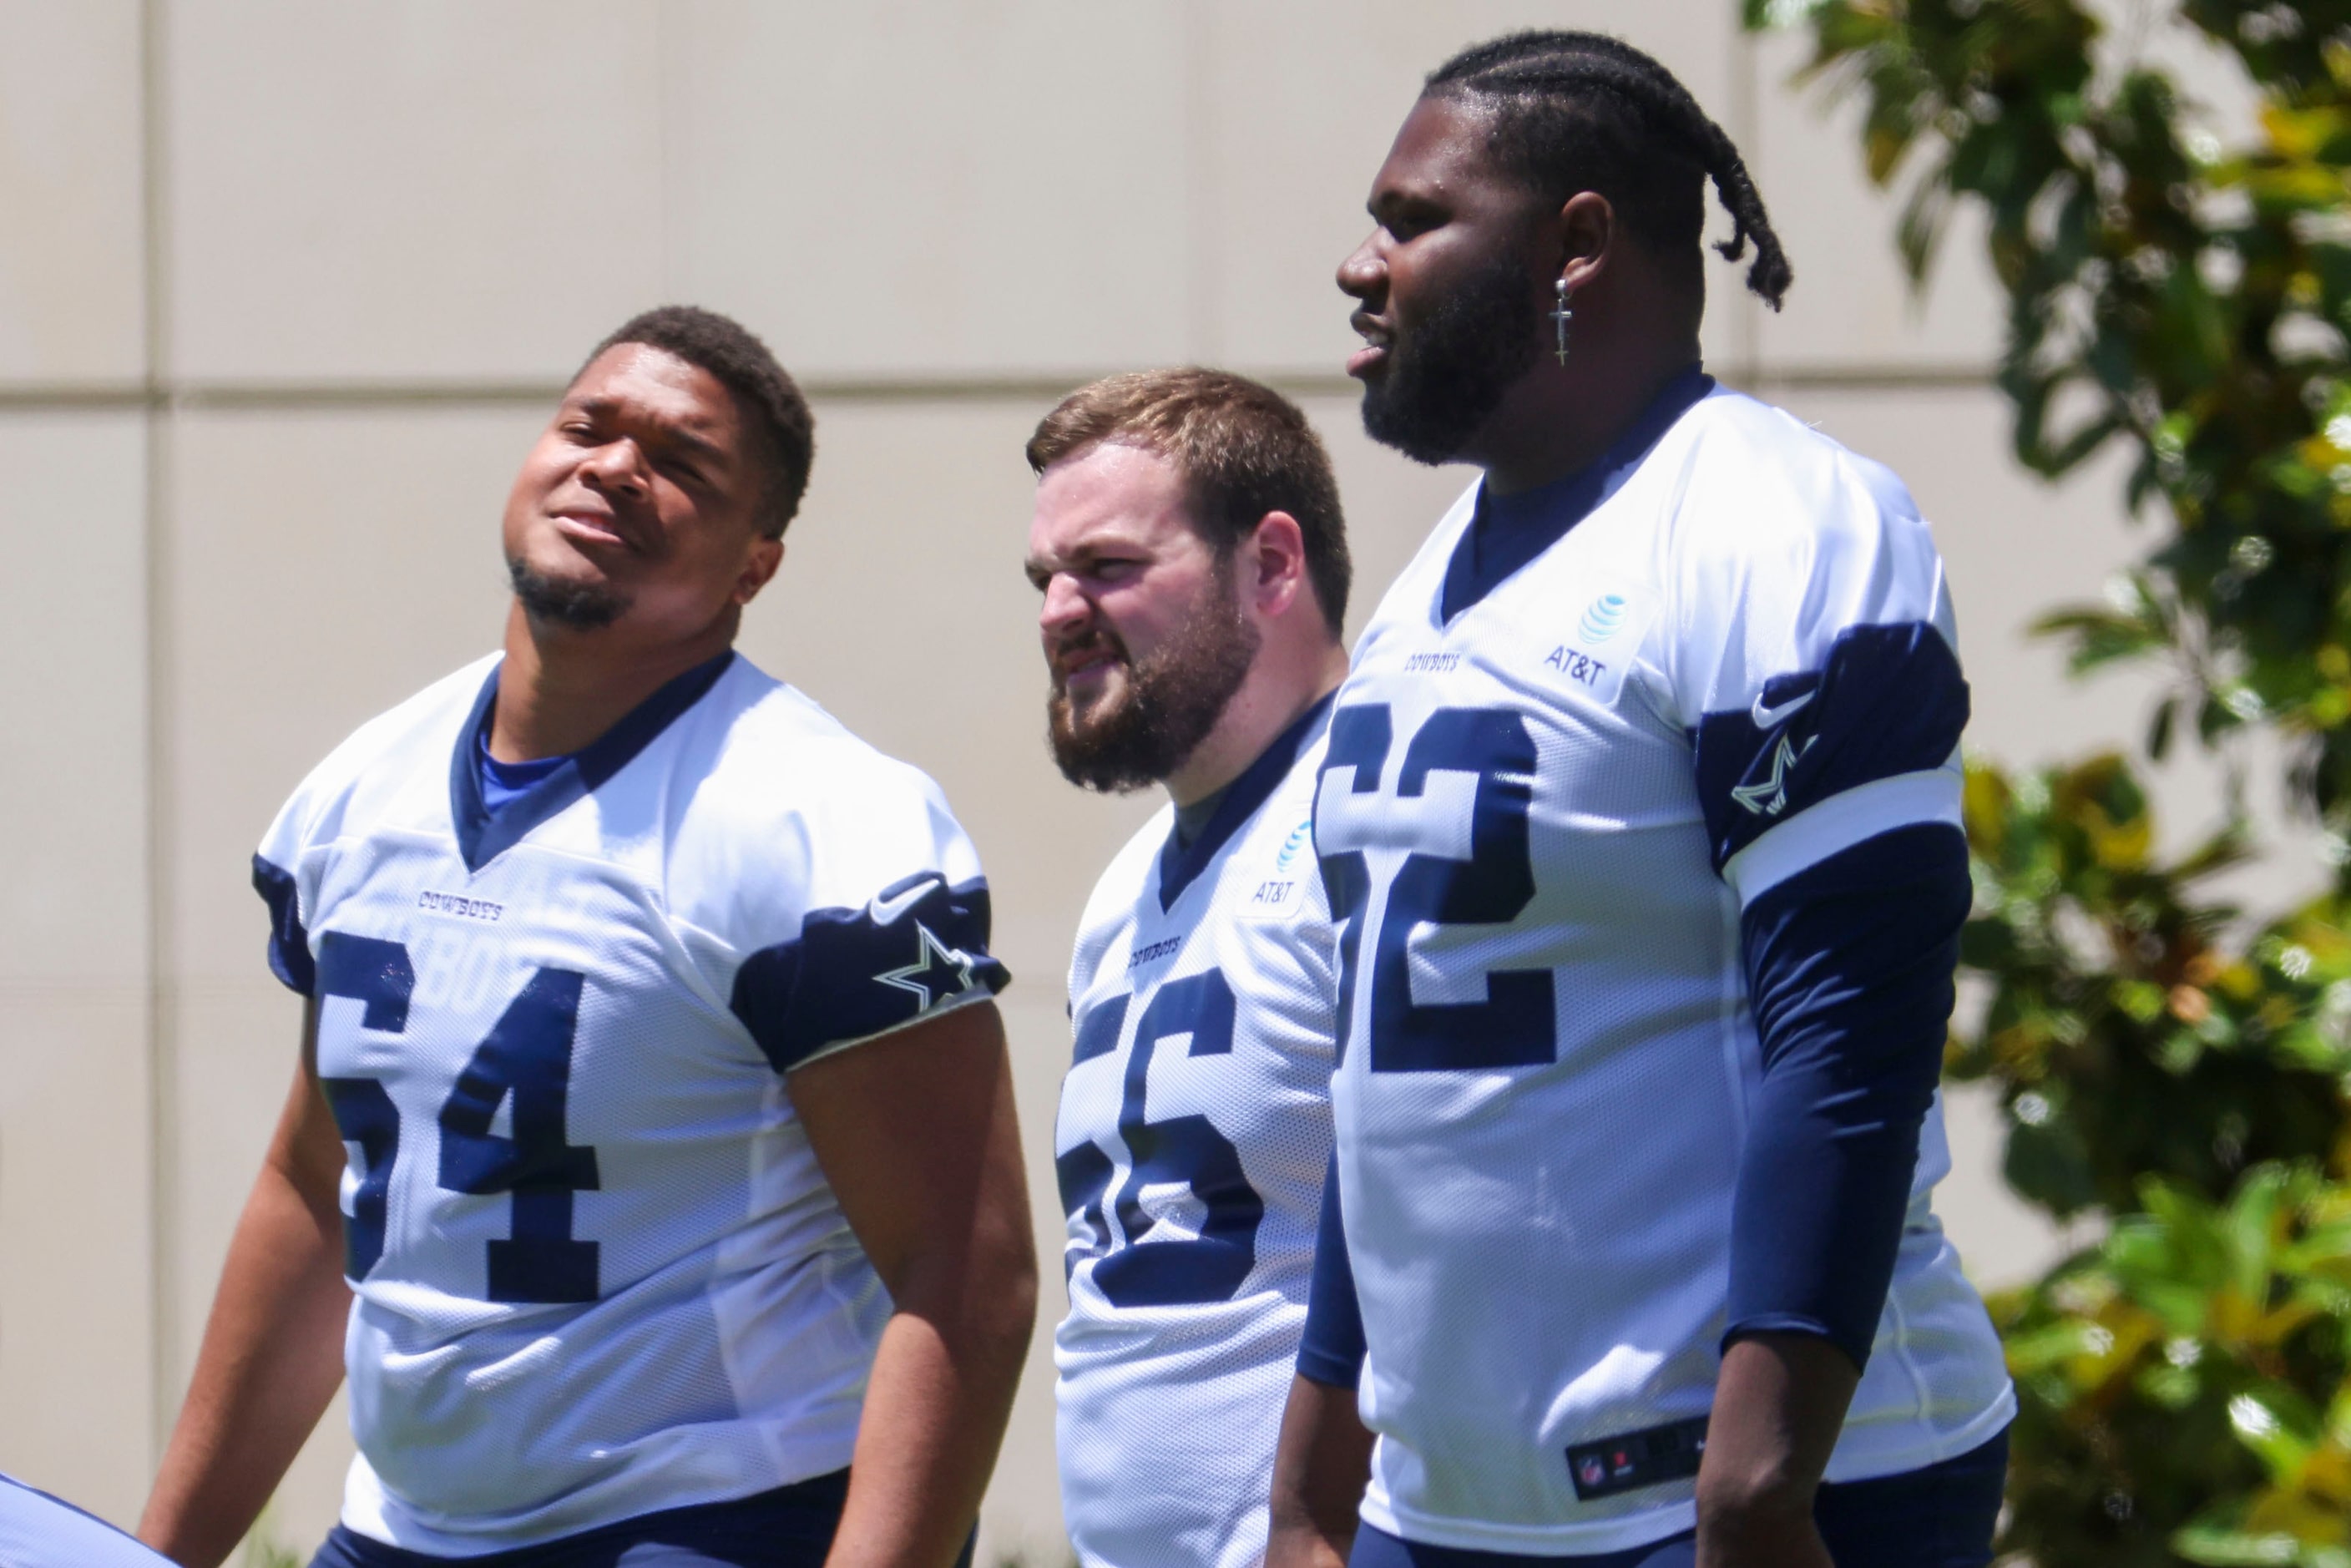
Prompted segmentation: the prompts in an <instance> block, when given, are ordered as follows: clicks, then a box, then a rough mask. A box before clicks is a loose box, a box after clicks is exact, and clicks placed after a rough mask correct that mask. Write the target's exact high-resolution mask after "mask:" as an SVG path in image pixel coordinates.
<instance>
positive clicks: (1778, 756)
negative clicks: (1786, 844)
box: [1730, 735, 1820, 817]
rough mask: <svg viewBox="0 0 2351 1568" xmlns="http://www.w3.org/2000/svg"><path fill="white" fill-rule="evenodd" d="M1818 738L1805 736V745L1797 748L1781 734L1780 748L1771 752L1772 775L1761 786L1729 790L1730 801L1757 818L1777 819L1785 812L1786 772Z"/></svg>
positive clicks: (1786, 805)
mask: <svg viewBox="0 0 2351 1568" xmlns="http://www.w3.org/2000/svg"><path fill="white" fill-rule="evenodd" d="M1819 738H1820V737H1819V736H1817V735H1808V736H1806V737H1804V744H1803V745H1802V746H1797V745H1795V744H1794V743H1792V741H1790V740H1789V738H1788V737H1786V736H1784V735H1782V737H1780V745H1779V748H1778V749H1777V750H1775V751H1773V752H1772V753H1771V777H1770V778H1768V779H1763V780H1762V781H1761V782H1760V783H1755V784H1741V785H1740V786H1738V787H1737V788H1735V789H1732V790H1731V791H1730V798H1731V799H1732V800H1736V801H1738V802H1739V803H1740V805H1742V806H1744V807H1746V808H1747V809H1748V810H1750V811H1752V812H1754V813H1755V814H1756V815H1757V816H1759V817H1776V816H1778V815H1779V814H1780V813H1781V812H1782V811H1784V810H1787V809H1788V770H1789V769H1790V768H1793V767H1794V766H1795V765H1796V764H1797V763H1799V762H1801V761H1802V760H1803V758H1804V753H1805V752H1807V751H1810V750H1811V749H1812V748H1813V742H1814V741H1816V740H1818V739H1819Z"/></svg>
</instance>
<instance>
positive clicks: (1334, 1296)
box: [1298, 1155, 1364, 1388]
mask: <svg viewBox="0 0 2351 1568" xmlns="http://www.w3.org/2000/svg"><path fill="white" fill-rule="evenodd" d="M1298 1375H1299V1376H1301V1377H1303V1378H1306V1379H1307V1380H1309V1381H1310V1382H1313V1383H1322V1384H1328V1385H1330V1386H1332V1387H1333V1388H1353V1387H1354V1386H1355V1385H1357V1384H1358V1383H1360V1382H1361V1381H1362V1380H1363V1375H1364V1314H1363V1312H1362V1310H1361V1308H1360V1307H1359V1306H1358V1305H1357V1304H1356V1301H1355V1271H1354V1270H1353V1267H1352V1266H1350V1265H1349V1263H1348V1261H1347V1232H1346V1227H1345V1226H1344V1224H1343V1222H1342V1218H1341V1216H1340V1213H1339V1159H1338V1156H1337V1155H1332V1158H1331V1171H1330V1174H1329V1175H1328V1176H1324V1177H1323V1178H1322V1230H1321V1232H1320V1234H1318V1235H1317V1236H1316V1237H1315V1239H1314V1277H1313V1281H1312V1282H1311V1284H1310V1285H1309V1286H1308V1288H1307V1293H1306V1332H1305V1333H1304V1335H1303V1336H1302V1337H1301V1339H1300V1341H1299V1343H1298Z"/></svg>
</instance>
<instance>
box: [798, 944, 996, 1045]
mask: <svg viewBox="0 0 2351 1568" xmlns="http://www.w3.org/2000/svg"><path fill="white" fill-rule="evenodd" d="M991 961H992V960H991ZM1011 981H1012V977H1011V976H1010V975H1009V974H1008V973H1007V972H1006V970H1005V968H1004V966H1003V965H1001V964H998V965H996V968H995V973H994V975H992V976H991V977H988V978H987V981H986V982H985V983H984V984H983V985H980V986H977V987H975V988H972V989H970V990H968V991H966V992H964V993H963V994H962V995H960V996H954V997H949V998H947V999H946V1001H943V1002H941V1003H939V1004H938V1006H936V1007H935V1008H932V1009H930V1010H929V1011H927V1012H921V1013H917V1014H915V1015H914V1017H913V1018H910V1019H906V1020H904V1022H902V1023H893V1024H892V1025H891V1026H890V1027H889V1028H888V1029H877V1030H874V1031H873V1032H872V1034H862V1035H859V1036H858V1037H857V1038H856V1039H855V1040H835V1041H833V1042H832V1043H831V1045H822V1046H819V1047H818V1048H817V1049H816V1050H814V1051H810V1052H809V1053H808V1054H807V1055H806V1056H803V1057H801V1058H799V1060H798V1061H793V1062H791V1063H790V1064H789V1065H783V1064H778V1071H782V1072H798V1071H799V1070H800V1069H801V1068H803V1067H806V1066H808V1065H809V1064H810V1063H811V1062H818V1061H829V1060H831V1058H833V1057H836V1056H839V1055H841V1053H842V1052H843V1051H854V1050H856V1049H857V1048H858V1047H859V1046H861V1045H871V1044H872V1043H873V1042H874V1041H875V1040H887V1039H889V1038H890V1037H891V1036H892V1035H893V1034H901V1033H904V1031H905V1030H910V1029H912V1028H914V1026H915V1025H916V1024H918V1023H928V1022H930V1021H931V1020H932V1019H938V1018H945V1017H946V1015H947V1014H949V1013H952V1012H959V1011H961V1010H962V1009H964V1008H966V1007H967V1006H969V1005H970V1004H972V1003H974V1002H990V1001H994V1000H995V999H996V993H997V992H998V991H1000V990H1002V989H1003V988H1005V987H1006V986H1008V985H1009V984H1011Z"/></svg>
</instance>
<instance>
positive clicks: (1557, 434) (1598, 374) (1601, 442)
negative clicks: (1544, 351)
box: [1462, 333, 1698, 496]
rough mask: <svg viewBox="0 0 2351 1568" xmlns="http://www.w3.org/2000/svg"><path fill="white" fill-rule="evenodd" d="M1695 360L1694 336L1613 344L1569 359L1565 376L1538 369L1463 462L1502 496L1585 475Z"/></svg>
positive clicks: (1487, 426) (1512, 392)
mask: <svg viewBox="0 0 2351 1568" xmlns="http://www.w3.org/2000/svg"><path fill="white" fill-rule="evenodd" d="M1594 347H1595V350H1596V349H1597V348H1598V346H1597V345H1595V346H1594ZM1697 362H1698V341H1697V338H1696V335H1695V334H1694V333H1693V334H1692V335H1691V336H1690V338H1689V339H1688V340H1687V341H1680V340H1663V339H1659V340H1646V341H1642V340H1634V341H1628V342H1623V343H1620V344H1611V345H1608V346H1607V350H1606V351H1605V352H1600V351H1595V352H1593V353H1592V354H1590V355H1588V356H1587V357H1586V358H1585V359H1583V361H1576V360H1574V359H1573V358H1571V359H1570V361H1569V364H1568V369H1567V371H1566V372H1565V373H1563V374H1562V373H1560V372H1559V371H1556V370H1555V369H1554V368H1553V367H1552V366H1550V365H1548V364H1543V365H1538V366H1536V367H1535V368H1534V369H1533V370H1531V371H1529V372H1528V373H1527V374H1526V375H1524V376H1522V377H1520V380H1519V382H1517V384H1516V385H1514V386H1513V387H1511V389H1510V392H1509V393H1508V394H1507V395H1506V396H1505V397H1504V398H1503V400H1502V402H1501V405H1500V406H1499V408H1497V409H1496V410H1495V411H1494V414H1493V417H1492V418H1490V419H1489V420H1488V421H1487V422H1486V424H1485V426H1484V428H1482V429H1481V430H1479V433H1478V436H1477V440H1476V443H1475V444H1474V446H1473V447H1472V448H1470V449H1467V450H1465V451H1464V452H1463V453H1462V456H1464V457H1465V458H1467V459H1468V460H1469V461H1471V462H1473V463H1476V464H1477V465H1479V467H1481V468H1483V469H1485V470H1486V482H1487V484H1488V485H1489V486H1490V487H1491V488H1492V489H1493V491H1494V493H1495V494H1497V495H1502V496H1510V495H1516V494H1517V493H1518V492H1520V491H1521V490H1531V489H1533V488H1534V487H1535V486H1539V485H1548V484H1550V483H1551V482H1552V480H1554V479H1564V478H1565V477H1567V476H1569V475H1571V474H1579V473H1582V472H1583V470H1584V469H1586V468H1589V467H1591V466H1592V465H1593V464H1594V463H1597V462H1599V461H1600V459H1601V458H1602V457H1603V456H1604V455H1606V454H1607V452H1608V450H1609V448H1611V447H1613V446H1614V445H1615V444H1616V443H1617V442H1618V441H1619V440H1620V439H1621V438H1622V437H1623V436H1624V434H1625V432H1626V431H1627V430H1630V429H1631V428H1632V426H1633V423H1634V421H1635V420H1637V419H1639V418H1640V417H1641V414H1642V412H1643V411H1644V410H1646V408H1647V407H1648V406H1649V405H1650V404H1651V403H1652V402H1656V398H1657V394H1658V393H1659V392H1663V391H1665V389H1666V386H1667V383H1668V382H1671V381H1672V380H1673V379H1674V378H1675V377H1676V376H1677V375H1679V374H1680V373H1681V372H1682V371H1685V370H1687V369H1688V368H1689V367H1690V366H1691V365H1693V364H1696V363H1697Z"/></svg>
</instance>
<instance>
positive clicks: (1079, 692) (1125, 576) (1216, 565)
mask: <svg viewBox="0 0 2351 1568" xmlns="http://www.w3.org/2000/svg"><path fill="white" fill-rule="evenodd" d="M1028 571H1029V582H1030V583H1031V584H1033V585H1034V586H1035V587H1036V589H1037V591H1039V592H1040V593H1041V594H1042V595H1043V596H1044V603H1043V605H1042V607H1041V609H1040V612H1039V614H1038V618H1037V626H1038V632H1039V635H1040V639H1041V641H1042V643H1043V645H1044V651H1045V665H1046V668H1047V670H1048V672H1049V673H1050V675H1051V678H1052V690H1051V695H1050V700H1049V702H1048V705H1047V719H1048V724H1049V728H1050V738H1051V741H1052V745H1053V752H1054V757H1055V759H1056V760H1057V761H1058V762H1059V763H1060V764H1061V770H1062V772H1063V773H1064V774H1066V775H1067V776H1068V777H1069V778H1070V779H1071V782H1073V783H1078V784H1082V785H1085V786H1087V787H1088V788H1090V789H1136V788H1140V787H1141V786H1143V785H1145V784H1149V783H1152V782H1155V781H1156V780H1158V779H1165V777H1167V775H1168V774H1170V773H1172V772H1174V771H1175V769H1176V768H1179V767H1181V766H1182V764H1183V762H1184V759H1185V758H1187V757H1189V756H1190V755H1191V753H1192V751H1193V749H1194V748H1195V747H1196V746H1198V744H1199V743H1200V741H1201V740H1202V739H1204V738H1205V737H1207V733H1208V732H1209V730H1210V729H1212V728H1213V727H1215V725H1216V721H1217V718H1218V716H1221V714H1222V713H1223V711H1224V707H1225V704H1226V703H1227V701H1228V700H1229V699H1230V697H1231V695H1232V694H1233V692H1234V691H1235V690H1237V689H1238V687H1239V685H1240V683H1241V681H1242V679H1243V678H1244V677H1245V676H1246V675H1247V674H1248V673H1249V664H1250V663H1251V661H1252V660H1253V659H1254V658H1255V657H1256V653H1257V648H1258V642H1259V638H1258V633H1257V631H1256V628H1255V627H1254V626H1253V625H1251V624H1250V623H1249V621H1248V620H1247V618H1246V617H1245V616H1244V615H1243V614H1242V612H1241V610H1240V606H1239V603H1238V599H1237V597H1236V593H1235V588H1234V584H1233V582H1232V580H1231V579H1232V562H1231V560H1230V559H1218V557H1217V552H1216V551H1215V550H1214V549H1211V548H1210V547H1209V545H1208V543H1207V540H1205V539H1203V538H1201V537H1200V535H1199V534H1198V533H1197V532H1196V531H1195V529H1194V528H1193V527H1192V524H1191V522H1190V520H1189V518H1188V517H1187V515H1186V501H1185V495H1184V484H1183V479H1182V477H1181V476H1180V475H1179V474H1178V473H1177V472H1176V470H1175V465H1173V464H1171V463H1169V462H1168V461H1167V460H1166V459H1165V458H1163V457H1161V456H1159V455H1156V454H1155V453H1151V452H1145V451H1144V450H1142V449H1141V448H1139V447H1134V446H1126V445H1121V444H1115V443H1110V442H1105V443H1102V444H1098V445H1095V446H1093V447H1091V448H1088V449H1087V450H1085V451H1083V452H1081V453H1080V454H1079V455H1076V456H1075V457H1072V458H1069V459H1067V460H1065V461H1063V462H1061V463H1057V464H1055V465H1053V466H1052V467H1050V468H1049V469H1047V470H1046V472H1045V475H1044V476H1043V478H1042V479H1040V481H1039V483H1038V486H1037V511H1036V517H1035V520H1034V521H1033V522H1032V523H1031V524H1030V525H1029V560H1028Z"/></svg>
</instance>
